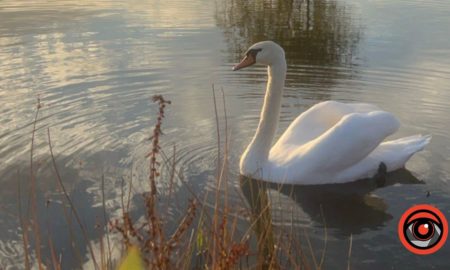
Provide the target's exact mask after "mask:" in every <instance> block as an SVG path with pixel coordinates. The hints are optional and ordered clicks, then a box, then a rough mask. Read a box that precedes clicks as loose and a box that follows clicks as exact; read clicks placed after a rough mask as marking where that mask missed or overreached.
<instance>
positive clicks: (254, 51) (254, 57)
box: [233, 41, 285, 70]
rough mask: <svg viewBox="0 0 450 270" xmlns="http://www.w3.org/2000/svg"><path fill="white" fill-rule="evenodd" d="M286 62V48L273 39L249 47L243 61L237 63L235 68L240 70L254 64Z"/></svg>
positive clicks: (270, 64)
mask: <svg viewBox="0 0 450 270" xmlns="http://www.w3.org/2000/svg"><path fill="white" fill-rule="evenodd" d="M284 62H285V58H284V50H283V48H281V46H280V45H278V44H276V43H275V42H273V41H261V42H258V43H255V44H253V45H252V46H251V47H250V48H248V50H247V51H246V52H245V55H244V58H243V59H242V61H241V62H240V63H239V64H237V65H235V66H234V67H233V70H239V69H242V68H245V67H249V66H251V65H253V64H263V65H266V66H272V65H274V64H282V63H284Z"/></svg>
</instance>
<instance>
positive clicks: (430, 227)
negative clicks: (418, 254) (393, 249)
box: [404, 212, 443, 249]
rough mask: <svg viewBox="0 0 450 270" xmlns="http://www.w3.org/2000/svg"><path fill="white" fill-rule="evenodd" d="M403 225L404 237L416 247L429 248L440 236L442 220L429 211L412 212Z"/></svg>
mask: <svg viewBox="0 0 450 270" xmlns="http://www.w3.org/2000/svg"><path fill="white" fill-rule="evenodd" d="M405 227H406V230H404V232H405V237H406V238H407V239H408V240H409V242H410V243H411V244H412V245H413V246H414V247H415V248H418V249H429V248H431V247H432V246H434V245H435V244H436V243H438V242H439V240H440V239H441V237H442V230H443V226H442V222H441V221H440V219H439V217H437V216H435V215H433V213H431V212H430V213H428V212H418V213H414V214H413V215H412V216H410V217H409V218H408V219H407V221H406V223H405Z"/></svg>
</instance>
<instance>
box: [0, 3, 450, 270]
mask: <svg viewBox="0 0 450 270" xmlns="http://www.w3.org/2000/svg"><path fill="white" fill-rule="evenodd" d="M449 12H450V4H448V3H447V2H446V1H428V2H426V3H424V2H421V1H403V0H395V1H353V0H342V1H324V0H322V1H319V0H318V1H310V0H305V1H297V0H292V1H262V0H252V1H244V0H234V1H217V2H215V1H213V0H210V1H206V0H195V1H181V0H176V1H157V0H149V1H97V2H96V3H95V4H91V5H84V4H82V3H80V2H79V1H70V0H64V1H47V2H45V3H42V2H40V1H2V2H1V4H0V102H1V104H2V106H1V108H0V114H1V117H0V126H1V129H0V183H1V185H2V186H3V188H2V190H1V191H0V205H1V206H0V207H1V211H0V228H1V230H0V231H1V233H0V265H1V266H5V267H6V266H9V265H13V264H15V263H19V264H21V263H22V259H23V255H22V251H21V249H22V244H21V238H20V234H19V233H20V230H19V229H18V218H17V216H18V214H17V201H18V193H17V189H18V182H19V180H22V181H21V182H22V184H23V185H26V183H27V181H28V179H29V174H30V171H29V168H30V144H31V142H30V139H31V132H32V128H33V119H34V117H35V112H36V104H37V99H38V98H39V99H40V102H41V104H42V108H41V110H40V112H39V115H38V121H37V130H36V140H35V153H34V155H35V159H34V160H35V161H34V162H35V165H34V168H35V170H36V175H37V179H38V188H39V191H40V192H39V198H40V203H39V205H38V208H39V209H40V213H41V215H42V217H43V218H42V219H43V220H46V219H47V220H48V219H51V220H53V222H52V223H51V224H50V225H46V226H50V228H51V229H52V231H53V232H54V239H55V242H56V243H55V245H56V246H57V247H58V248H59V249H61V250H69V247H68V244H67V243H68V241H67V239H68V238H67V237H68V236H67V229H66V225H65V221H64V220H63V219H61V220H60V218H58V214H56V212H55V211H57V209H58V208H59V204H60V202H61V198H60V197H58V196H59V195H58V192H57V191H56V188H55V186H56V182H55V176H54V172H53V170H52V168H51V159H50V156H49V149H48V139H47V129H50V132H51V137H52V142H53V145H54V151H55V153H56V158H57V162H58V166H59V167H60V170H61V172H62V176H63V179H64V181H65V183H66V186H67V188H68V190H69V193H70V195H71V196H72V197H73V198H74V201H75V203H76V204H77V205H78V206H79V208H80V209H81V210H80V211H81V212H82V213H83V216H84V219H85V220H84V221H85V223H86V224H95V223H96V222H98V216H101V215H102V209H101V196H100V195H101V192H100V188H101V178H102V175H104V179H105V193H106V197H107V207H108V209H109V210H110V211H111V213H112V214H111V215H112V216H114V213H115V211H116V210H117V209H118V208H119V206H120V202H119V201H120V199H119V198H120V186H121V178H122V177H125V178H126V177H129V176H130V175H134V183H135V185H136V190H138V189H139V188H140V187H142V188H146V182H145V179H146V176H145V175H146V167H147V165H146V162H147V161H146V159H145V155H146V153H147V151H148V149H149V147H150V145H149V142H148V138H149V137H150V133H151V126H152V124H153V123H154V122H155V114H156V112H157V106H156V105H155V104H152V102H151V100H150V98H151V96H152V95H154V94H163V95H164V96H165V97H166V98H167V99H170V100H171V101H172V102H173V105H172V106H170V108H169V109H168V112H167V115H166V116H167V117H166V120H165V122H164V131H165V135H164V137H163V145H164V147H165V149H166V151H167V153H171V151H172V147H173V146H174V145H175V147H176V153H177V155H176V159H177V167H178V168H180V169H181V170H182V174H183V177H184V179H186V181H188V183H189V184H190V185H191V186H193V187H194V188H195V189H197V190H205V189H206V190H208V189H211V188H213V186H214V184H213V179H214V177H215V173H216V171H215V168H216V162H217V144H216V121H215V116H214V106H213V103H212V91H211V85H212V84H214V85H215V87H216V88H217V89H220V88H223V90H224V95H225V98H226V105H227V115H228V117H227V123H228V130H229V139H230V154H229V156H230V175H231V176H230V177H229V181H230V184H229V185H230V186H235V187H238V186H239V181H238V175H237V163H238V160H239V156H240V154H241V153H242V151H243V149H244V148H245V146H246V145H247V144H248V143H249V140H250V139H251V136H252V135H253V133H254V130H255V128H256V126H257V123H258V116H259V111H260V108H261V104H262V99H263V95H264V88H265V80H266V77H265V76H266V74H265V72H266V71H265V68H264V67H261V66H255V67H252V68H249V69H246V70H243V71H241V72H232V71H231V67H232V66H233V65H234V64H235V63H236V62H237V61H239V59H240V58H241V56H242V53H243V52H244V51H245V50H246V48H247V47H248V46H250V45H251V44H253V43H254V42H256V41H260V40H265V39H271V40H274V41H276V42H278V43H280V44H281V45H282V46H283V47H284V48H285V50H286V57H287V62H288V74H287V81H286V87H285V93H284V99H283V105H282V110H281V123H280V128H279V132H278V134H281V132H282V130H283V129H284V128H286V127H287V125H288V124H289V123H290V122H291V121H292V120H293V119H294V118H295V117H296V116H297V115H298V114H299V113H301V112H303V111H305V110H306V109H308V108H309V107H310V106H312V105H313V104H315V103H317V102H320V101H324V100H329V99H333V100H338V101H347V102H370V103H374V104H377V105H379V106H380V107H381V108H383V109H385V110H387V111H391V112H393V113H394V114H395V115H397V116H398V118H399V119H400V121H401V122H402V127H401V129H400V130H399V132H398V134H396V135H394V137H400V136H406V135H409V134H415V133H422V134H432V135H433V140H432V142H431V144H430V145H429V146H428V147H427V148H426V149H425V150H424V151H423V152H421V153H419V154H417V155H416V156H414V158H413V159H412V160H411V161H410V162H409V163H408V164H407V169H408V170H409V171H410V172H407V171H404V172H400V173H399V174H397V175H394V176H391V178H390V181H391V182H390V183H391V184H392V185H388V186H386V187H383V188H376V189H369V190H367V192H369V193H367V192H366V191H364V193H363V194H362V195H361V194H358V193H357V194H356V195H348V194H347V195H345V196H340V195H330V194H329V193H326V191H324V190H318V191H314V190H313V191H311V190H308V189H302V188H299V187H296V188H295V194H296V196H294V197H293V198H290V197H289V195H290V194H291V193H290V192H283V191H281V192H278V191H276V190H275V189H273V190H272V191H271V192H270V195H271V197H273V198H274V201H275V200H276V201H279V202H280V205H281V206H278V207H279V209H278V208H276V207H275V209H278V210H279V211H274V213H273V215H274V222H275V224H276V225H277V226H290V221H289V220H286V218H285V216H286V215H285V214H283V213H284V212H288V214H289V213H290V212H295V213H296V214H295V217H296V218H295V222H294V223H295V224H294V225H295V228H298V230H299V232H301V231H303V230H304V229H305V230H307V231H308V233H309V235H310V237H311V239H312V241H313V244H314V245H315V246H316V247H317V252H318V254H320V252H321V248H322V246H321V243H322V240H323V227H324V226H327V228H328V234H329V235H328V241H329V242H328V247H327V257H326V260H325V266H326V267H327V268H344V267H346V265H347V258H346V256H347V250H348V241H349V237H350V235H352V238H353V252H352V259H351V265H352V267H353V268H354V269H384V268H387V267H393V268H401V269H403V268H405V267H416V268H433V267H434V268H436V269H442V268H445V267H448V266H449V265H450V261H449V260H448V259H447V258H446V256H445V254H446V253H448V252H449V251H450V248H449V245H446V246H444V248H443V249H442V250H441V251H439V252H438V253H436V254H434V255H430V256H427V257H419V256H415V255H412V254H410V253H409V252H408V251H406V249H404V248H403V247H402V246H401V244H400V242H399V241H398V239H397V235H396V226H397V221H398V219H399V218H400V215H401V213H402V212H403V211H405V210H406V209H407V208H408V207H410V206H411V205H413V204H418V203H431V204H434V205H436V206H437V207H439V208H440V209H441V210H442V211H443V212H444V214H446V215H447V217H448V218H450V207H449V206H448V205H449V202H450V196H449V194H450V183H449V179H450V165H449V162H450V158H449V157H450V146H449V145H450V144H449V142H450V129H449V128H448V123H449V120H450V107H449V106H448V104H449V102H450V91H449V89H450V40H449V39H448V36H449V34H450V33H449V26H450V17H449V16H448V14H449ZM217 94H218V97H220V98H221V97H222V94H221V92H220V91H219V92H217ZM219 104H222V103H221V101H219ZM220 111H221V108H220ZM224 122H225V121H224V117H223V113H220V123H221V125H222V127H223V124H224ZM222 139H223V136H222ZM418 182H421V184H417V183H418ZM180 185H181V184H180V183H178V182H177V183H176V186H177V187H179V186H180ZM164 186H167V183H161V191H162V192H164ZM349 189H351V188H349ZM176 190H179V193H180V196H181V199H180V201H181V200H183V198H188V197H189V194H184V193H183V192H182V189H178V188H176ZM280 193H281V195H280ZM427 193H429V194H431V195H430V196H427ZM308 194H310V195H309V196H308ZM311 194H314V195H315V196H311ZM22 196H23V197H27V195H26V193H25V194H22ZM291 197H292V196H291ZM237 198H238V195H237V194H235V195H231V199H232V200H236V201H237V200H238V199H237ZM45 201H50V202H51V203H50V204H49V205H46V204H45V203H44V202H45ZM320 204H322V205H323V211H324V214H325V222H324V220H323V219H322V218H321V214H320V209H319V208H318V207H317V205H320ZM59 214H61V213H59ZM288 216H289V215H288ZM43 224H48V223H46V222H44V221H43ZM92 227H93V225H92ZM92 237H93V238H94V239H95V237H96V233H95V230H92ZM81 256H82V257H83V258H84V259H86V257H85V256H84V255H81ZM68 261H70V262H74V261H77V259H75V258H71V259H68ZM21 265H22V264H21ZM72 266H73V265H72ZM338 266H339V267H338Z"/></svg>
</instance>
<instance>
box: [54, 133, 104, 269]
mask: <svg viewBox="0 0 450 270" xmlns="http://www.w3.org/2000/svg"><path fill="white" fill-rule="evenodd" d="M47 138H48V147H49V150H50V156H51V159H52V164H53V169H54V170H55V174H56V179H57V182H58V185H59V188H60V190H62V193H63V194H64V197H65V198H66V200H67V202H68V203H69V206H70V209H71V210H72V212H73V214H74V216H75V220H76V221H77V223H78V226H80V229H81V233H82V235H83V238H84V241H85V242H86V245H87V246H88V249H89V252H90V255H91V258H92V261H93V263H94V267H95V269H98V268H99V266H98V264H97V260H96V259H95V255H94V249H93V248H92V244H91V242H90V241H89V238H88V236H87V230H86V227H85V226H84V224H83V222H82V221H81V218H80V215H79V214H78V211H77V209H76V207H75V205H74V204H73V202H72V199H71V198H70V196H69V194H68V193H67V191H66V188H65V186H64V183H63V181H62V178H61V174H60V173H59V169H58V166H57V165H56V159H55V155H54V154H53V146H52V140H51V136H50V128H47Z"/></svg>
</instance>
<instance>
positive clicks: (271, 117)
mask: <svg viewBox="0 0 450 270" xmlns="http://www.w3.org/2000/svg"><path fill="white" fill-rule="evenodd" d="M267 73H268V82H267V88H266V95H265V97H264V104H263V107H262V111H261V116H260V120H259V124H258V128H257V129H256V133H255V136H254V137H253V139H252V141H251V143H250V144H249V145H248V147H247V149H246V150H245V152H244V154H243V155H242V159H241V170H243V169H244V168H243V167H246V168H245V169H244V170H245V171H247V172H248V171H249V170H258V169H260V166H263V164H264V162H266V161H267V159H268V157H269V152H270V148H271V147H272V141H273V139H274V137H275V132H276V130H277V126H278V119H279V116H280V108H281V99H282V97H283V87H284V80H285V78H286V61H285V60H284V58H283V59H281V60H280V61H279V62H278V63H276V64H273V65H271V66H269V67H268V69H267Z"/></svg>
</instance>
